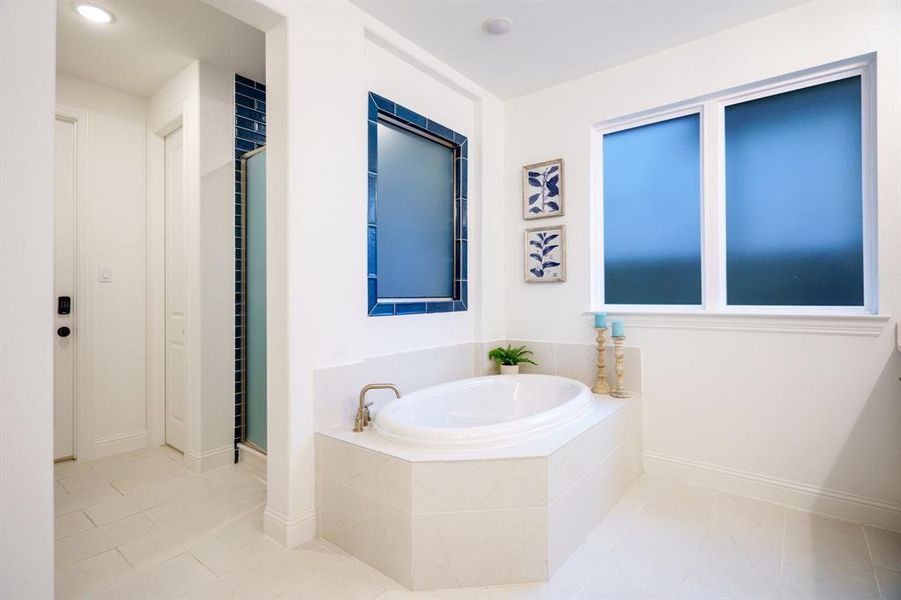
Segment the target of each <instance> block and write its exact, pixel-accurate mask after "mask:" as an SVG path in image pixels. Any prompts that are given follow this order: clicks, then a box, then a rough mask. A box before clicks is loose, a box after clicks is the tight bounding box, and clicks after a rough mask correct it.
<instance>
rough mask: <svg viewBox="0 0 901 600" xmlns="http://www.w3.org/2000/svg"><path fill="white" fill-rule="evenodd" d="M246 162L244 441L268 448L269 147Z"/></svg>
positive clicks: (261, 448) (254, 153)
mask: <svg viewBox="0 0 901 600" xmlns="http://www.w3.org/2000/svg"><path fill="white" fill-rule="evenodd" d="M243 166H244V177H243V181H244V227H245V235H244V242H245V255H244V285H245V287H244V299H245V304H244V356H245V367H244V369H245V371H244V386H245V388H244V441H245V443H249V444H250V445H251V446H254V447H256V448H258V449H260V450H262V451H264V452H265V450H266V148H265V146H264V147H262V148H258V149H257V150H254V151H253V152H248V153H247V154H245V155H244V157H243Z"/></svg>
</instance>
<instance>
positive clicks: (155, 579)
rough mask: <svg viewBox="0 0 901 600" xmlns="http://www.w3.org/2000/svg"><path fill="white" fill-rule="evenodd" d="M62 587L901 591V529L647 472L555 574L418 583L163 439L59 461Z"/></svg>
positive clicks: (388, 596)
mask: <svg viewBox="0 0 901 600" xmlns="http://www.w3.org/2000/svg"><path fill="white" fill-rule="evenodd" d="M55 490H56V591H57V597H58V598H92V599H93V598H128V599H138V598H152V599H164V598H210V599H216V600H219V599H226V598H233V599H241V600H243V599H258V598H259V599H262V598H278V599H279V600H292V599H315V600H319V599H323V600H324V599H331V598H334V599H347V600H355V599H358V598H359V599H369V598H378V599H379V600H415V599H427V600H441V599H444V600H457V599H477V600H496V599H504V600H507V599H524V600H539V599H567V600H568V599H571V598H578V599H582V600H592V599H600V598H642V599H644V598H677V599H695V598H697V599H707V598H716V599H721V598H730V599H731V598H739V599H755V600H756V599H769V598H774V599H777V598H778V599H791V600H795V599H805V598H811V599H813V598H815V599H818V600H821V599H822V600H826V599H830V598H836V599H842V600H844V599H852V598H855V599H856V598H879V597H880V595H881V597H882V598H884V599H888V598H893V599H901V534H897V533H890V532H887V531H883V530H879V529H874V528H870V527H863V526H861V525H858V524H854V523H848V522H845V521H838V520H835V519H830V518H826V517H822V516H818V515H814V514H810V513H805V512H801V511H797V510H793V509H790V508H786V507H783V506H779V505H775V504H770V503H767V502H761V501H758V500H753V499H750V498H744V497H738V496H732V495H729V494H725V493H721V492H717V491H715V490H710V489H706V488H701V487H696V486H691V485H687V484H683V483H679V482H676V481H668V480H660V479H656V478H652V477H649V476H647V475H645V476H643V477H642V478H641V479H639V480H638V482H637V483H635V485H633V486H632V488H631V489H630V490H629V491H628V492H627V494H626V496H625V497H624V498H623V499H622V501H621V502H620V503H619V504H618V505H617V506H616V507H615V508H614V509H613V510H612V512H611V513H610V514H609V515H608V517H607V518H606V519H605V520H604V521H603V522H602V523H601V524H600V525H599V526H598V527H597V528H596V529H595V530H594V531H593V532H591V534H590V535H589V537H588V539H586V541H585V543H584V544H583V545H582V547H581V548H580V549H579V550H578V551H577V552H576V553H575V554H574V555H573V556H572V557H571V558H570V559H569V561H567V562H566V563H565V564H564V565H563V567H561V569H560V570H559V571H558V572H557V573H556V575H555V576H554V577H553V579H552V580H551V581H550V582H548V583H542V584H528V585H516V586H502V587H492V588H470V589H465V590H441V591H435V592H410V591H408V590H406V589H404V588H403V587H401V586H400V585H399V584H397V583H395V582H394V581H392V580H391V579H389V578H388V577H386V576H384V575H382V574H381V573H379V572H378V571H376V570H375V569H372V568H371V567H369V566H367V565H365V564H364V563H362V562H360V561H358V560H356V559H354V558H353V557H351V556H349V555H347V554H346V553H345V552H343V551H342V550H340V549H339V548H336V547H334V546H332V545H331V544H329V543H327V542H324V541H319V540H314V541H311V542H309V543H307V544H304V545H303V546H302V547H300V548H297V549H295V550H291V551H288V550H284V549H283V548H281V547H280V546H278V545H277V544H276V543H274V542H272V541H270V540H268V539H266V538H264V537H263V535H262V533H261V531H260V522H261V518H262V510H263V504H264V501H265V485H264V484H263V483H262V482H260V481H259V480H258V479H256V477H255V476H254V474H253V473H252V472H251V471H249V470H247V469H245V468H244V467H239V466H235V467H229V468H226V469H222V470H219V471H216V472H213V473H209V474H206V475H203V476H197V475H192V474H190V473H188V472H187V471H186V470H185V469H184V468H183V467H182V464H181V455H179V454H178V453H177V452H175V451H173V450H171V449H166V448H160V449H155V450H142V451H137V452H131V453H128V454H124V455H119V456H115V457H110V458H107V459H103V460H98V461H94V462H87V463H82V462H69V463H61V464H59V465H57V466H56V483H55Z"/></svg>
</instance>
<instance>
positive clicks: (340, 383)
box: [313, 341, 502, 431]
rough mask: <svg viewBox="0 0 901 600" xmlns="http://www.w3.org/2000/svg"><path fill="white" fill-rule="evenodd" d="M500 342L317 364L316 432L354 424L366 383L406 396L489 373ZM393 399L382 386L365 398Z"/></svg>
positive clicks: (376, 400) (460, 345) (315, 375)
mask: <svg viewBox="0 0 901 600" xmlns="http://www.w3.org/2000/svg"><path fill="white" fill-rule="evenodd" d="M501 344H502V342H500V341H497V342H485V343H482V342H477V343H469V344H454V345H451V346H439V347H436V348H423V349H420V350H412V351H410V352H401V353H398V354H389V355H384V356H372V357H368V358H365V359H363V360H360V361H357V362H353V363H347V364H343V365H336V366H330V367H321V368H317V369H315V370H314V371H313V397H314V399H315V407H314V414H313V419H314V426H315V428H316V431H322V430H324V429H328V428H330V427H334V426H337V425H347V426H350V425H351V424H353V420H354V415H355V414H356V410H357V403H358V401H359V394H360V390H361V389H362V388H363V386H364V385H366V384H367V383H373V382H377V381H378V382H391V383H394V384H396V385H397V386H398V387H399V388H400V391H401V393H404V394H409V393H410V392H414V391H416V390H419V389H422V388H426V387H429V386H433V385H438V384H439V383H447V382H449V381H456V380H459V379H468V378H470V377H475V376H476V375H487V374H489V373H491V372H493V371H490V369H491V367H492V365H491V364H490V363H488V362H487V353H488V350H490V349H491V348H494V347H496V346H499V345H501ZM392 398H394V395H393V394H392V393H391V392H389V391H384V390H375V391H373V392H372V393H371V394H370V395H369V396H367V399H369V400H373V401H375V402H376V403H377V404H378V403H379V402H381V401H383V400H390V399H392Z"/></svg>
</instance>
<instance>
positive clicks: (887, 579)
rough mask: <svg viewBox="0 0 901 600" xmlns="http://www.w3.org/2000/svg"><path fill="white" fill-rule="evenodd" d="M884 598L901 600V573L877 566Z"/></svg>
mask: <svg viewBox="0 0 901 600" xmlns="http://www.w3.org/2000/svg"><path fill="white" fill-rule="evenodd" d="M876 579H877V580H878V581H879V592H880V594H881V596H882V600H901V573H899V572H898V571H890V570H888V569H883V568H882V567H876Z"/></svg>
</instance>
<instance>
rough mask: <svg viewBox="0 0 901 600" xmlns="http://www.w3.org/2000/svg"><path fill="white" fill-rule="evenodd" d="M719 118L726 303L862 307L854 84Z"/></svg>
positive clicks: (753, 104) (856, 80)
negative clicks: (722, 148)
mask: <svg viewBox="0 0 901 600" xmlns="http://www.w3.org/2000/svg"><path fill="white" fill-rule="evenodd" d="M725 112H726V114H725V118H726V277H727V279H726V284H727V294H726V297H727V301H728V303H729V304H731V305H777V306H789V305H792V306H863V264H864V261H863V186H862V183H861V130H860V77H859V76H858V77H849V78H847V79H840V80H838V81H833V82H830V83H823V84H820V85H816V86H812V87H808V88H803V89H800V90H796V91H793V92H786V93H783V94H777V95H775V96H767V97H765V98H760V99H758V100H751V101H749V102H741V103H739V104H732V105H730V106H727V107H726V111H725Z"/></svg>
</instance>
